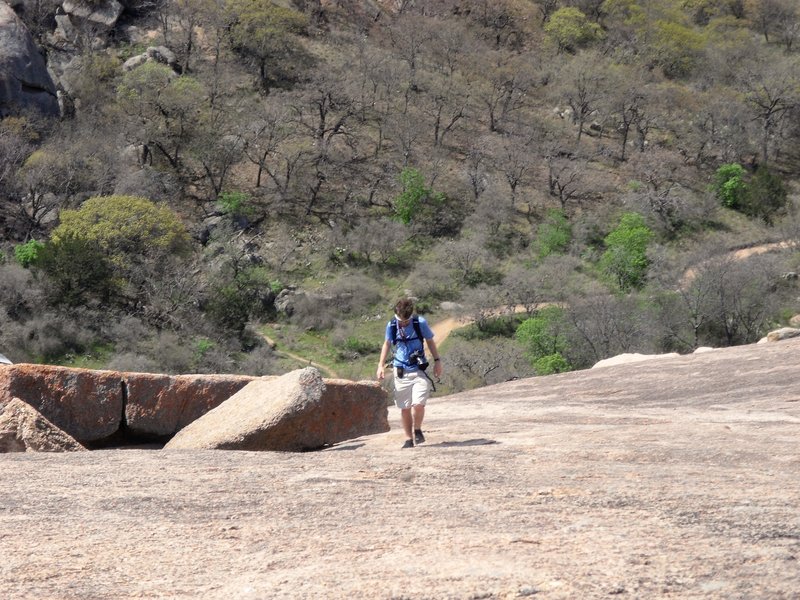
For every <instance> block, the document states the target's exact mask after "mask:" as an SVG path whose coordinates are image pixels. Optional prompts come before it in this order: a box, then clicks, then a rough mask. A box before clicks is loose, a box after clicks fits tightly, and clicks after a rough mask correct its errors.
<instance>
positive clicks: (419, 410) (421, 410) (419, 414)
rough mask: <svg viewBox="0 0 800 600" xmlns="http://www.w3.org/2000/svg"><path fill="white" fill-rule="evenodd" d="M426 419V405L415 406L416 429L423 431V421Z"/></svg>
mask: <svg viewBox="0 0 800 600" xmlns="http://www.w3.org/2000/svg"><path fill="white" fill-rule="evenodd" d="M424 418H425V405H424V404H415V405H414V429H422V420H423V419H424Z"/></svg>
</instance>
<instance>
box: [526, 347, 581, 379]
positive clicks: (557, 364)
mask: <svg viewBox="0 0 800 600" xmlns="http://www.w3.org/2000/svg"><path fill="white" fill-rule="evenodd" d="M533 369H534V370H535V371H536V374H537V375H553V374H554V373H566V372H567V371H571V370H572V366H571V365H570V364H569V362H567V359H566V358H564V357H563V356H562V355H561V354H560V353H559V352H555V353H553V354H548V355H547V356H542V357H541V358H538V359H536V360H535V361H533Z"/></svg>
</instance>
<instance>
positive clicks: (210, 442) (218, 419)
mask: <svg viewBox="0 0 800 600" xmlns="http://www.w3.org/2000/svg"><path fill="white" fill-rule="evenodd" d="M387 406H388V402H387V394H386V392H385V391H384V390H383V389H381V388H380V387H379V386H377V385H374V384H370V383H353V382H348V381H341V380H335V379H334V380H327V381H325V380H323V379H322V376H321V375H320V373H319V371H317V370H316V369H314V368H313V367H308V368H305V369H301V370H298V371H292V372H291V373H288V374H286V375H284V376H282V377H279V378H277V379H273V380H260V381H254V382H252V383H249V384H248V385H246V386H245V387H244V388H242V390H241V391H240V392H238V393H237V394H235V395H234V396H232V397H231V398H229V399H228V400H227V401H226V402H224V403H223V404H221V405H220V406H218V407H217V408H215V409H214V410H212V411H210V412H209V413H207V414H206V415H205V416H203V417H201V418H200V419H197V420H196V421H194V422H193V423H191V424H190V425H188V426H187V427H185V428H184V429H182V430H181V431H180V432H179V433H178V434H177V435H176V436H175V437H174V438H172V440H171V441H170V442H169V443H168V444H167V445H166V446H165V449H224V450H276V451H302V450H312V449H317V448H321V447H323V446H327V445H331V444H335V443H337V442H341V441H343V440H347V439H352V438H355V437H358V436H361V435H369V434H373V433H382V432H385V431H388V430H389V422H388V408H387Z"/></svg>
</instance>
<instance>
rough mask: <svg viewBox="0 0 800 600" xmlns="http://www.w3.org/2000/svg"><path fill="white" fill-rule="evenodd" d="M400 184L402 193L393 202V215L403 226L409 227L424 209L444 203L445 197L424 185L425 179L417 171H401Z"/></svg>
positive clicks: (409, 168)
mask: <svg viewBox="0 0 800 600" xmlns="http://www.w3.org/2000/svg"><path fill="white" fill-rule="evenodd" d="M400 183H401V184H402V185H403V191H402V192H401V193H400V195H399V196H397V198H395V200H394V214H395V218H396V219H397V220H398V221H400V222H401V223H402V224H403V225H410V224H411V223H412V222H413V221H414V220H415V217H419V216H420V214H421V212H422V211H423V209H424V208H427V207H434V208H435V207H440V206H442V205H443V204H444V202H445V199H446V198H445V195H444V194H443V193H441V192H436V191H434V190H433V189H432V188H430V187H428V186H427V185H425V178H424V177H423V176H422V173H420V172H419V170H417V169H414V168H411V167H407V168H405V169H403V171H402V172H401V173H400Z"/></svg>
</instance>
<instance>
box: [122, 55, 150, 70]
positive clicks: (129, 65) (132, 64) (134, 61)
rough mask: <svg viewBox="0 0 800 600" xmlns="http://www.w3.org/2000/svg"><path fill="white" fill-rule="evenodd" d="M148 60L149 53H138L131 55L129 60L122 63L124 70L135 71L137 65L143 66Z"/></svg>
mask: <svg viewBox="0 0 800 600" xmlns="http://www.w3.org/2000/svg"><path fill="white" fill-rule="evenodd" d="M146 62H147V54H137V55H136V56H131V57H130V58H129V59H128V60H126V61H125V62H124V63H122V70H123V71H125V72H128V71H133V70H134V69H135V68H137V67H141V66H142V65H143V64H144V63H146Z"/></svg>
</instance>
